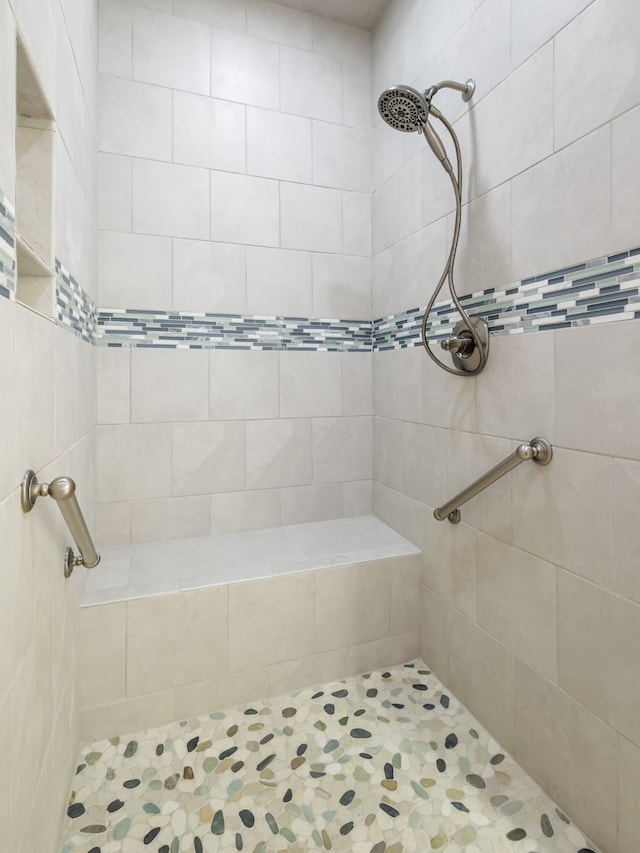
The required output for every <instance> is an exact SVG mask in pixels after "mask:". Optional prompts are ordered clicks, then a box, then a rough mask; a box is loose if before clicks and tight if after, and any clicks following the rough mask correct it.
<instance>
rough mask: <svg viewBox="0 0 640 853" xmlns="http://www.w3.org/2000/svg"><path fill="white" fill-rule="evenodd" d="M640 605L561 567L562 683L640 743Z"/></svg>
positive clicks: (559, 589) (560, 639)
mask: <svg viewBox="0 0 640 853" xmlns="http://www.w3.org/2000/svg"><path fill="white" fill-rule="evenodd" d="M639 644H640V605H638V604H634V603H632V602H630V601H627V600H626V599H624V598H619V597H618V596H615V595H611V594H610V593H608V592H607V591H606V590H604V589H602V588H601V587H597V586H595V585H594V584H591V583H588V582H587V581H583V580H582V579H581V578H577V577H576V576H575V575H570V574H569V573H568V572H564V571H561V572H560V573H559V575H558V683H559V685H560V686H561V687H562V688H563V689H564V690H566V691H567V692H568V693H570V694H571V695H572V696H574V697H575V698H576V699H577V700H578V701H579V702H581V703H582V704H583V705H585V706H586V707H587V708H589V710H590V711H592V712H593V713H594V714H597V715H598V717H600V718H601V719H602V720H604V721H605V723H608V724H609V725H610V726H613V727H614V728H615V729H617V730H618V731H619V732H621V733H622V734H623V735H625V737H628V738H629V739H630V740H632V741H633V742H634V743H636V745H640V735H639V734H638V714H637V709H638V707H639V706H640V668H639V667H638V652H637V650H638V647H639Z"/></svg>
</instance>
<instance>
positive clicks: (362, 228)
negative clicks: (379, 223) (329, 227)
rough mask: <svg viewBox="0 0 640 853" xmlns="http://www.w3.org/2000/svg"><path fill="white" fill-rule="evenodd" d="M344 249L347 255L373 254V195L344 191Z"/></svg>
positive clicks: (367, 255) (366, 255)
mask: <svg viewBox="0 0 640 853" xmlns="http://www.w3.org/2000/svg"><path fill="white" fill-rule="evenodd" d="M342 251H343V252H344V253H345V255H364V256H365V257H369V256H370V255H371V196H370V195H369V194H368V193H350V192H343V193H342Z"/></svg>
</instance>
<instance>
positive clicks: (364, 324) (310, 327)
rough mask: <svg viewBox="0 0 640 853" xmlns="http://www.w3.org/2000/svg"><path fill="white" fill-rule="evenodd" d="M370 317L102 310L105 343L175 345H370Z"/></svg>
mask: <svg viewBox="0 0 640 853" xmlns="http://www.w3.org/2000/svg"><path fill="white" fill-rule="evenodd" d="M371 334H372V329H371V322H370V321H369V320H333V319H310V318H308V317H268V316H262V315H260V316H258V315H252V316H243V315H241V314H204V313H202V314H200V313H184V312H180V311H140V310H113V311H100V313H99V314H98V338H97V343H98V344H99V345H101V346H112V347H113V346H146V347H172V348H177V349H212V348H220V349H238V350H314V351H323V352H351V351H353V352H360V351H362V350H364V351H370V350H371V349H372V337H371Z"/></svg>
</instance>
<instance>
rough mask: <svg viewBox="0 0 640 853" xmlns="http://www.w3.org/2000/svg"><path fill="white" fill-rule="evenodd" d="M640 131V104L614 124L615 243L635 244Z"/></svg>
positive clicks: (624, 246) (624, 245) (613, 240)
mask: <svg viewBox="0 0 640 853" xmlns="http://www.w3.org/2000/svg"><path fill="white" fill-rule="evenodd" d="M639 132H640V108H638V107H636V109H634V110H629V112H628V113H626V114H625V115H623V116H621V117H620V118H619V119H618V120H617V121H614V122H613V124H612V125H611V247H612V249H615V248H616V247H617V248H620V249H625V248H627V247H629V248H631V247H632V246H635V245H636V244H637V242H638V232H637V231H636V230H635V229H634V227H633V216H630V215H629V211H631V210H633V209H634V203H635V199H636V198H637V197H638V192H639V191H640V164H639V163H638V158H637V157H636V156H635V151H636V141H637V139H638V133H639Z"/></svg>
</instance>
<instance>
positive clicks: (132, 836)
mask: <svg viewBox="0 0 640 853" xmlns="http://www.w3.org/2000/svg"><path fill="white" fill-rule="evenodd" d="M313 850H318V851H320V850H337V851H351V853H418V851H431V850H440V851H446V853H457V851H466V853H512V851H517V853H597V848H595V847H594V846H593V845H592V844H591V843H590V842H589V841H588V840H587V839H586V838H585V837H584V835H583V834H582V833H581V832H580V830H579V829H578V828H577V827H576V826H575V825H574V824H573V823H572V822H571V821H570V820H569V819H568V818H567V817H566V816H565V815H564V814H563V813H562V812H561V811H560V810H559V809H558V808H556V806H555V804H554V803H553V802H552V801H551V800H550V799H549V798H548V797H547V796H545V795H544V794H543V793H542V792H541V790H540V789H539V788H538V787H537V785H536V784H535V783H534V782H533V781H532V780H531V779H530V778H529V777H528V776H527V775H526V774H525V773H524V772H523V770H522V769H521V768H520V767H519V766H518V765H517V764H516V763H515V762H514V761H513V759H512V758H511V757H510V756H509V755H507V754H506V753H504V752H503V751H502V750H501V749H500V746H499V745H498V744H497V743H496V742H495V741H494V740H493V739H492V738H491V737H490V735H489V734H488V733H487V731H486V730H485V729H484V728H483V727H482V726H481V725H480V724H479V723H478V722H477V721H476V720H475V719H474V718H473V717H472V716H471V714H470V713H469V712H468V711H467V710H466V709H465V708H464V707H463V706H462V705H461V704H460V702H458V701H457V700H456V698H455V697H454V696H452V695H451V693H450V692H449V691H448V690H446V689H445V688H444V687H443V685H442V684H441V683H440V682H439V681H438V679H437V678H436V677H435V676H434V675H433V674H432V673H431V672H430V671H429V669H428V668H427V666H425V664H424V663H423V662H422V661H420V660H418V661H413V662H411V663H408V664H405V665H403V666H397V667H393V668H391V669H388V670H380V671H377V672H371V673H368V674H366V675H362V676H357V677H353V678H346V679H344V680H342V681H336V682H332V683H330V684H325V685H322V686H320V687H314V688H305V689H304V690H297V691H295V692H294V693H290V694H289V695H287V696H284V697H279V698H277V699H272V700H264V701H259V702H254V703H252V704H248V705H247V704H245V705H240V706H238V707H235V708H227V709H225V710H223V711H216V712H214V713H211V714H209V715H205V716H201V717H194V718H192V719H188V720H181V721H179V722H176V723H172V724H170V725H165V726H160V727H158V728H154V729H148V730H147V731H141V732H136V733H134V734H130V735H127V736H123V737H114V738H111V739H109V740H102V741H98V742H97V743H92V744H88V745H85V746H83V747H82V748H81V750H80V757H79V762H78V767H77V771H76V774H75V777H74V779H73V782H72V792H71V795H70V798H69V805H68V809H67V818H66V822H65V826H64V831H63V834H62V838H61V844H60V853H214V851H215V853H223V851H224V853H227V851H229V853H230V852H231V851H248V853H275V851H288V853H302V851H313Z"/></svg>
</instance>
